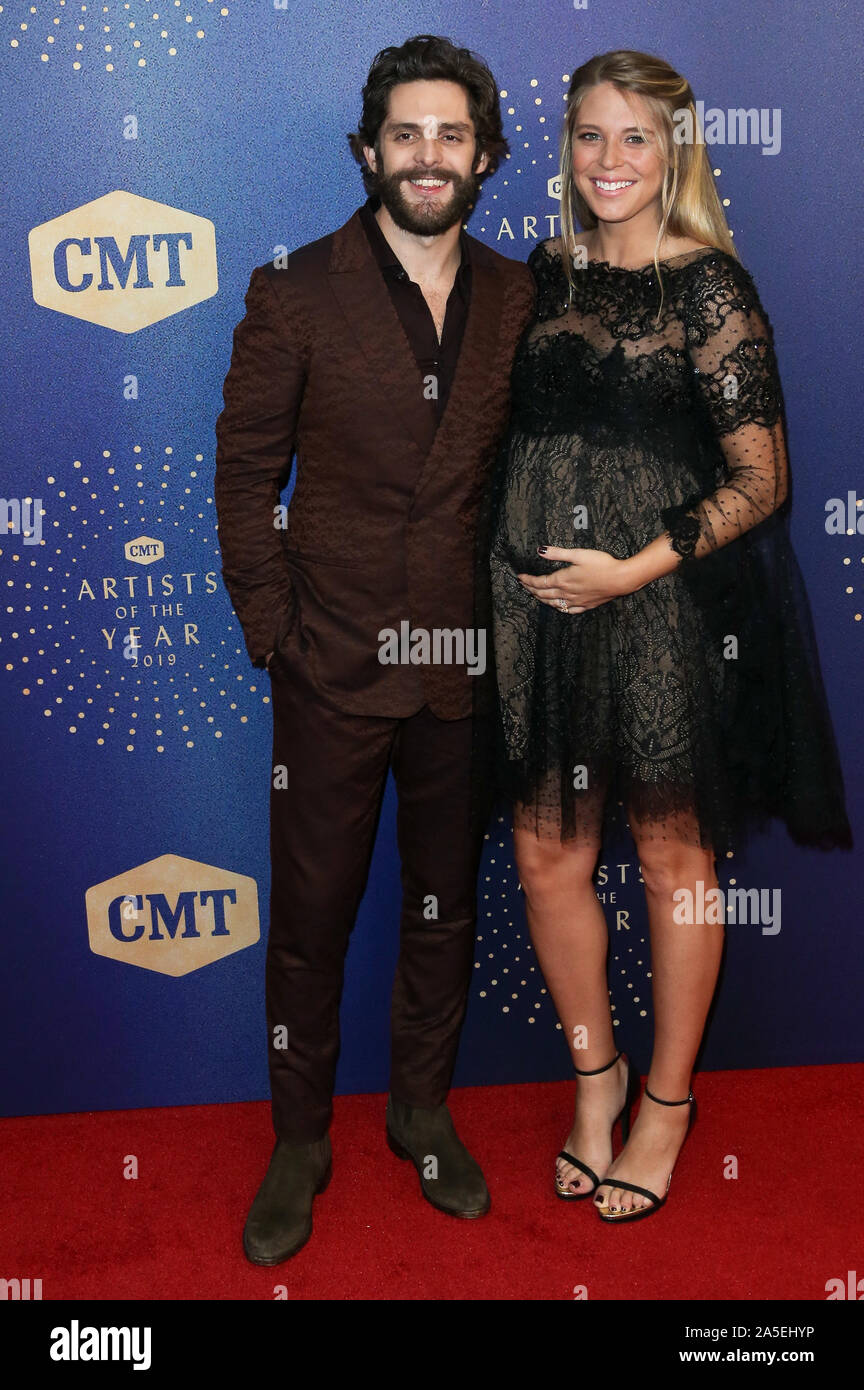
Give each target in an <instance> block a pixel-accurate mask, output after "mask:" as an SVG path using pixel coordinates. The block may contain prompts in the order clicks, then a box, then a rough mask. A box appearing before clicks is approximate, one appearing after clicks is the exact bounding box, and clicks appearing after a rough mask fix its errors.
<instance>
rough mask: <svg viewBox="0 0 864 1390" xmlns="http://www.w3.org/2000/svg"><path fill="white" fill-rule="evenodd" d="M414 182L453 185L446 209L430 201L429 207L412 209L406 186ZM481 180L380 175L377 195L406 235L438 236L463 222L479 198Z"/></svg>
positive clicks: (428, 172) (425, 173) (421, 173)
mask: <svg viewBox="0 0 864 1390" xmlns="http://www.w3.org/2000/svg"><path fill="white" fill-rule="evenodd" d="M410 179H446V180H447V181H448V182H449V183H452V185H453V192H452V193H451V195H450V197H449V198H448V199H447V202H446V204H445V205H444V206H442V207H440V208H439V207H436V206H435V204H434V203H433V202H432V200H431V199H430V200H429V202H428V204H427V205H425V206H424V205H420V206H418V207H416V208H415V207H414V205H413V204H411V205H409V204H408V202H407V201H406V199H405V197H404V194H403V192H402V184H403V183H407V182H408V181H409V180H410ZM478 188H479V180H478V178H477V176H476V175H475V174H470V175H469V176H468V178H464V179H463V178H462V177H461V175H459V174H453V173H446V174H445V173H438V172H437V171H436V170H434V169H423V170H420V169H414V170H407V171H406V170H404V169H400V170H399V171H398V173H395V174H379V175H378V177H377V180H376V185H375V192H376V193H377V195H378V197H379V198H380V199H381V202H382V203H383V205H384V207H385V208H386V209H387V211H388V212H389V214H390V216H391V217H392V218H393V221H394V222H395V223H396V226H397V227H401V228H402V230H403V232H413V233H414V234H415V236H438V235H440V233H441V232H446V231H447V230H448V229H449V228H450V227H452V226H454V225H455V224H456V223H457V222H462V221H464V219H465V216H466V214H467V213H468V211H469V209H470V208H471V207H472V205H473V204H474V202H475V201H476V198H477V190H478Z"/></svg>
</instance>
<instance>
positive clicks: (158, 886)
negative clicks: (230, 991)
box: [85, 854, 261, 975]
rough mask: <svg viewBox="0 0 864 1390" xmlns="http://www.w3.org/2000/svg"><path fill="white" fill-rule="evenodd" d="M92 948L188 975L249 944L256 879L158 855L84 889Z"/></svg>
mask: <svg viewBox="0 0 864 1390" xmlns="http://www.w3.org/2000/svg"><path fill="white" fill-rule="evenodd" d="M85 901H86V904H87V930H88V932H89V936H90V950H91V951H92V952H93V954H94V955H97V956H107V957H108V958H109V960H119V961H123V962H124V963H125V964H126V965H139V966H141V968H142V969H144V970H156V971H157V972H158V973H159V974H160V975H188V974H189V973H190V972H191V971H192V970H200V969H201V967H202V966H203V965H212V963H213V961H216V960H222V958H223V957H224V956H230V955H233V954H234V952H235V951H242V950H243V949H244V948H245V947H246V946H254V944H255V942H256V941H257V940H258V939H259V937H260V935H261V931H260V927H259V922H258V885H257V884H256V882H255V880H254V878H247V877H246V876H245V875H244V874H232V873H230V872H229V871H228V870H227V869H217V868H215V867H214V866H213V865H212V864H199V863H198V862H197V861H196V860H194V859H183V858H182V857H181V856H180V855H178V854H162V855H160V856H159V858H158V859H150V860H148V862H147V863H146V864H139V865H138V867H137V869H128V870H127V871H126V873H123V874H118V875H117V876H116V878H108V879H106V880H105V882H104V883H97V884H95V885H94V886H93V887H92V888H88V889H87V893H86V895H85Z"/></svg>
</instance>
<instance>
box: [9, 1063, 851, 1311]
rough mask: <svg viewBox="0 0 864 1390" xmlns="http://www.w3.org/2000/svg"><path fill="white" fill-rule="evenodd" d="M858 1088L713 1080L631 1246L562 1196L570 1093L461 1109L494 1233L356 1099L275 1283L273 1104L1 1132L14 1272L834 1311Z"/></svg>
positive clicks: (372, 1294) (66, 1284)
mask: <svg viewBox="0 0 864 1390" xmlns="http://www.w3.org/2000/svg"><path fill="white" fill-rule="evenodd" d="M862 1081H864V1067H861V1066H831V1067H827V1066H826V1067H804V1068H796V1069H772V1070H765V1071H747V1072H706V1073H702V1074H700V1075H698V1076H697V1077H696V1080H695V1083H694V1093H695V1095H696V1096H697V1099H698V1101H699V1118H698V1121H697V1123H696V1125H695V1126H694V1128H693V1131H692V1132H691V1134H690V1137H689V1139H688V1140H687V1143H686V1145H685V1147H684V1150H683V1152H682V1154H681V1158H680V1159H679V1162H678V1166H677V1167H676V1170H675V1175H674V1177H673V1179H672V1188H671V1191H670V1196H669V1202H668V1204H667V1205H666V1206H665V1207H664V1209H663V1210H662V1211H661V1212H660V1213H658V1215H657V1216H654V1217H652V1218H650V1219H649V1220H647V1221H640V1222H636V1223H635V1224H633V1225H631V1226H628V1227H626V1228H624V1229H618V1230H616V1229H614V1228H613V1227H610V1226H606V1225H604V1224H603V1223H602V1222H601V1221H600V1220H599V1219H598V1218H597V1216H596V1215H595V1213H594V1211H593V1209H592V1207H591V1204H590V1203H589V1202H584V1203H578V1204H576V1205H574V1206H571V1207H567V1206H565V1205H564V1203H562V1202H559V1201H557V1200H556V1198H555V1196H554V1195H553V1192H552V1171H553V1163H554V1156H555V1154H556V1152H557V1151H558V1149H559V1148H560V1147H561V1144H562V1142H563V1140H564V1137H565V1135H566V1133H567V1129H568V1127H569V1114H570V1108H571V1104H572V1101H571V1097H572V1091H573V1088H572V1086H571V1084H570V1083H553V1084H545V1085H533V1086H493V1087H478V1088H472V1089H467V1090H460V1091H454V1092H453V1093H452V1095H451V1098H450V1108H451V1111H452V1113H453V1116H454V1118H455V1120H456V1123H457V1126H458V1128H459V1131H460V1133H461V1135H462V1137H463V1138H464V1140H465V1141H466V1143H467V1144H468V1146H469V1148H471V1150H472V1151H473V1153H474V1154H475V1155H476V1157H477V1158H478V1160H479V1161H480V1162H481V1164H482V1165H483V1168H484V1171H485V1173H486V1178H487V1181H488V1183H489V1188H490V1191H491V1193H492V1210H491V1212H490V1213H489V1214H488V1215H487V1216H485V1217H483V1218H481V1219H480V1220H477V1221H459V1220H456V1219H454V1218H452V1217H448V1216H445V1215H443V1214H441V1213H439V1212H437V1211H435V1210H434V1209H433V1208H432V1207H430V1206H429V1205H428V1204H427V1203H426V1202H424V1201H423V1200H422V1198H421V1197H420V1192H419V1179H418V1177H417V1174H416V1172H415V1170H414V1168H413V1167H412V1166H411V1165H410V1164H408V1163H403V1162H400V1161H399V1160H398V1159H396V1158H395V1157H394V1156H393V1155H392V1154H391V1153H390V1152H389V1150H388V1149H387V1147H386V1145H385V1142H384V1136H383V1122H384V1097H383V1096H344V1097H339V1098H337V1100H336V1114H335V1119H334V1124H333V1130H332V1140H333V1148H334V1170H333V1180H332V1182H331V1184H330V1186H329V1188H328V1189H327V1191H326V1193H324V1195H323V1196H322V1197H320V1198H318V1199H317V1200H316V1203H315V1232H314V1234H313V1237H312V1239H311V1241H310V1242H309V1244H308V1245H307V1246H306V1248H305V1249H304V1250H302V1251H301V1252H300V1254H299V1255H297V1256H296V1257H295V1258H294V1259H293V1260H290V1261H288V1262H287V1263H286V1264H283V1265H279V1266H277V1267H275V1268H274V1269H261V1268H256V1267H254V1266H252V1265H250V1264H248V1263H247V1261H246V1259H245V1257H244V1255H243V1252H242V1247H241V1232H242V1227H243V1222H244V1220H245V1216H246V1212H247V1209H248V1207H249V1204H250V1202H251V1201H252V1198H253V1196H254V1195H255V1192H256V1190H257V1187H258V1184H259V1182H260V1180H261V1178H262V1177H263V1175H264V1172H265V1171H266V1168H267V1163H268V1161H269V1157H270V1151H271V1148H272V1143H273V1138H272V1131H271V1129H270V1112H269V1106H268V1105H267V1104H266V1103H254V1104H243V1105H208V1106H198V1107H188V1108H186V1107H182V1108H174V1109H168V1110H127V1111H111V1112H100V1113H95V1114H80V1115H49V1116H40V1117H29V1118H22V1119H6V1120H0V1146H2V1152H3V1235H2V1246H0V1276H2V1277H4V1278H11V1277H19V1278H28V1277H29V1278H31V1279H33V1278H41V1279H42V1297H43V1299H44V1300H50V1299H111V1298H120V1299H184V1300H194V1299H229V1298H241V1299H272V1298H273V1297H274V1292H273V1291H274V1286H277V1285H285V1286H286V1288H287V1293H288V1297H289V1298H291V1299H319V1298H320V1299H338V1300H340V1301H344V1300H352V1299H495V1300H511V1299H537V1300H548V1299H566V1300H571V1299H572V1298H573V1297H574V1293H573V1290H574V1288H575V1287H577V1286H580V1285H584V1286H585V1287H586V1288H587V1294H588V1297H589V1299H594V1300H612V1299H699V1300H701V1299H715V1298H717V1299H741V1300H764V1299H797V1298H800V1299H806V1300H824V1299H825V1297H826V1293H825V1284H826V1281H827V1280H829V1279H832V1278H840V1279H842V1280H844V1282H845V1281H846V1278H847V1274H848V1271H849V1270H857V1271H858V1277H859V1278H860V1277H864V1241H862V1238H861V1237H862V1228H864V1215H862V1212H864V1208H862V1203H861V1196H860V1176H861V1173H862V1164H861V1157H862V1154H861V1147H862V1141H861V1095H862ZM616 1147H617V1131H616ZM130 1154H132V1155H135V1156H136V1157H137V1160H138V1171H139V1177H138V1178H137V1179H136V1180H128V1179H124V1177H123V1169H124V1163H125V1162H126V1156H127V1155H130ZM730 1155H731V1156H733V1157H734V1158H736V1159H737V1161H738V1177H737V1179H734V1180H730V1179H728V1178H724V1176H723V1174H724V1167H725V1166H726V1165H727V1164H728V1156H730Z"/></svg>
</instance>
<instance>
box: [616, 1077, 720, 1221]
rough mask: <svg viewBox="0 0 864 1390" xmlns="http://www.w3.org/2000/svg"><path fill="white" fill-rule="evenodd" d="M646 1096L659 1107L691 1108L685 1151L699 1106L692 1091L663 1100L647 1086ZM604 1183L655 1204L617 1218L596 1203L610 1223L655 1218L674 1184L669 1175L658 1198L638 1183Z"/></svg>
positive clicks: (624, 1212) (624, 1213)
mask: <svg viewBox="0 0 864 1390" xmlns="http://www.w3.org/2000/svg"><path fill="white" fill-rule="evenodd" d="M645 1094H646V1096H647V1097H648V1099H649V1100H653V1101H654V1102H655V1103H656V1104H657V1105H689V1106H690V1116H689V1118H688V1120H687V1129H686V1130H685V1133H684V1139H682V1141H681V1148H682V1149H683V1147H684V1140H686V1138H687V1135H688V1134H689V1133H690V1131H691V1129H692V1128H693V1125H694V1123H695V1120H696V1110H697V1106H696V1101H695V1099H694V1096H693V1092H692V1091H691V1092H690V1094H689V1095H688V1096H685V1098H684V1100H661V1099H660V1097H659V1096H655V1095H652V1094H651V1092H650V1091H649V1090H648V1087H647V1086H646V1087H645ZM678 1155H679V1157H680V1155H681V1149H679V1150H678ZM602 1183H603V1186H604V1187H605V1186H606V1185H607V1184H608V1185H609V1186H610V1187H612V1188H615V1187H617V1188H619V1189H620V1191H622V1192H637V1193H638V1194H639V1196H640V1197H648V1198H649V1199H650V1201H651V1202H652V1203H653V1206H650V1207H639V1208H636V1209H634V1210H632V1211H622V1212H619V1214H618V1215H617V1216H616V1215H615V1214H614V1213H613V1212H612V1209H611V1207H607V1206H606V1204H605V1203H603V1202H595V1203H594V1205H595V1207H596V1209H597V1215H598V1216H599V1217H600V1220H601V1221H608V1222H610V1223H615V1222H622V1221H641V1220H642V1218H643V1217H645V1216H653V1215H654V1213H655V1211H659V1210H660V1208H661V1207H662V1206H665V1203H666V1198H667V1197H668V1196H669V1187H670V1185H671V1183H672V1174H671V1173H670V1174H669V1179H668V1181H667V1183H666V1191H665V1192H664V1193H663V1196H662V1197H658V1196H657V1193H656V1192H649V1190H648V1188H647V1187H637V1185H636V1183H633V1182H619V1181H618V1179H617V1178H615V1177H612V1178H603V1180H602ZM599 1186H600V1184H599V1183H598V1187H599Z"/></svg>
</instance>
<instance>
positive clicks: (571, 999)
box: [513, 808, 626, 1193]
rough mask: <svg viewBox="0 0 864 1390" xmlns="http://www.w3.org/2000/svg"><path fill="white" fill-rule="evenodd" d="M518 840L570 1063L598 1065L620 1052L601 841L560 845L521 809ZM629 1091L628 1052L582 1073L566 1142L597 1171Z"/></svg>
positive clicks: (569, 1173)
mask: <svg viewBox="0 0 864 1390" xmlns="http://www.w3.org/2000/svg"><path fill="white" fill-rule="evenodd" d="M513 838H514V845H515V850H516V862H517V865H518V869H519V879H520V882H521V884H522V890H523V893H524V895H525V908H526V914H527V918H528V926H529V929H530V932H531V940H532V943H533V946H534V951H535V954H536V956H537V960H538V963H539V965H540V969H541V970H542V972H543V976H544V979H545V980H546V984H547V985H548V987H549V991H550V993H551V995H552V999H553V1001H554V1003H555V1008H556V1010H557V1013H558V1018H559V1020H560V1022H561V1026H562V1028H563V1029H564V1032H565V1034H566V1037H567V1040H568V1043H569V1044H570V1055H571V1057H572V1059H573V1065H574V1066H576V1067H579V1068H580V1070H583V1071H584V1070H587V1071H593V1070H594V1069H595V1068H596V1067H603V1066H605V1065H606V1063H607V1062H609V1061H611V1060H612V1058H613V1057H614V1056H615V1052H616V1050H617V1048H616V1043H615V1039H614V1037H613V1029H612V1015H611V1012H610V1008H609V988H608V984H607V979H606V957H607V952H608V946H609V939H608V932H607V928H606V919H605V917H604V915H603V909H602V907H601V906H600V903H599V901H598V899H597V894H596V892H595V889H594V883H593V874H594V869H595V867H596V864H597V858H598V855H599V853H600V844H599V841H597V842H596V843H587V844H586V843H581V844H575V843H573V842H565V843H564V844H562V843H561V840H560V837H559V836H558V835H555V836H554V837H553V836H552V835H549V836H548V837H546V836H543V837H538V836H537V834H536V833H535V831H534V830H533V829H531V828H528V818H527V817H526V818H525V820H524V823H523V824H522V825H520V816H519V812H518V808H517V813H516V815H515V817H514V832H513ZM574 1043H575V1044H576V1045H575V1046H574ZM625 1090H626V1063H625V1061H624V1059H623V1058H619V1060H618V1063H617V1065H616V1066H614V1067H611V1068H610V1069H609V1070H608V1071H606V1072H604V1073H602V1074H601V1075H600V1076H589V1077H579V1078H578V1082H577V1096H576V1108H575V1118H574V1123H573V1127H572V1129H571V1131H570V1134H569V1135H568V1137H567V1139H566V1140H565V1142H564V1145H563V1147H564V1148H565V1149H567V1151H568V1152H569V1153H572V1154H573V1155H574V1157H576V1158H579V1159H581V1160H582V1162H583V1163H585V1164H587V1165H588V1167H589V1168H592V1169H593V1170H594V1172H595V1173H597V1174H598V1176H600V1177H602V1176H603V1175H604V1174H605V1172H606V1169H607V1168H608V1167H609V1163H610V1161H611V1158H612V1144H611V1128H612V1124H613V1121H614V1119H615V1116H616V1115H617V1114H618V1111H619V1110H620V1109H621V1107H622V1105H623V1104H624V1093H625ZM558 1171H559V1173H560V1174H561V1179H562V1182H563V1183H565V1184H567V1185H568V1186H569V1187H570V1189H571V1190H572V1191H574V1192H579V1191H582V1192H585V1193H587V1192H590V1191H591V1190H592V1188H593V1183H592V1182H591V1180H590V1178H587V1177H586V1176H585V1174H584V1173H581V1172H580V1171H579V1169H577V1168H575V1167H574V1166H573V1165H572V1164H571V1163H566V1162H565V1161H564V1160H563V1159H559V1160H558Z"/></svg>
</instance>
